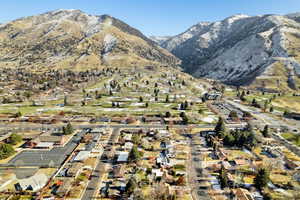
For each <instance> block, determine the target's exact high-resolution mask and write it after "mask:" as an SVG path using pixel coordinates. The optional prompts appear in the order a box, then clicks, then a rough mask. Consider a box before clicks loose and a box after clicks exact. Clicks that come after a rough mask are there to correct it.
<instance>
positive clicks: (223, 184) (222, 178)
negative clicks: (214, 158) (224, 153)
mask: <svg viewBox="0 0 300 200" xmlns="http://www.w3.org/2000/svg"><path fill="white" fill-rule="evenodd" d="M219 177H220V184H221V187H222V188H226V187H228V186H229V184H228V178H227V171H226V170H225V168H224V167H223V166H222V168H221V170H220V176H219Z"/></svg>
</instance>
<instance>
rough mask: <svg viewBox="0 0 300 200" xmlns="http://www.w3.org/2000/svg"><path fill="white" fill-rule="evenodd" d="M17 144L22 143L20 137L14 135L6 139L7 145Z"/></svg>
mask: <svg viewBox="0 0 300 200" xmlns="http://www.w3.org/2000/svg"><path fill="white" fill-rule="evenodd" d="M19 142H22V136H20V135H18V134H16V133H13V134H11V135H10V137H9V138H8V143H9V144H12V145H16V144H18V143H19Z"/></svg>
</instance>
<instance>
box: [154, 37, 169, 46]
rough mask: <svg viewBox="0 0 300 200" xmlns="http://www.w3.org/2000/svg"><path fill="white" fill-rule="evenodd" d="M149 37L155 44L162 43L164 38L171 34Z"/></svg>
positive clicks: (166, 38)
mask: <svg viewBox="0 0 300 200" xmlns="http://www.w3.org/2000/svg"><path fill="white" fill-rule="evenodd" d="M149 38H150V39H151V40H153V41H154V42H156V43H157V44H159V45H162V44H163V43H164V42H165V41H166V40H168V39H170V38H171V36H150V37H149Z"/></svg>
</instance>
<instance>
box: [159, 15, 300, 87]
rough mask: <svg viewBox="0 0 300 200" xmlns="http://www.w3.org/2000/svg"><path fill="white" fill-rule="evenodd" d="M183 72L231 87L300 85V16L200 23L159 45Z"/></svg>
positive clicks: (239, 18) (258, 17) (234, 19)
mask: <svg viewBox="0 0 300 200" xmlns="http://www.w3.org/2000/svg"><path fill="white" fill-rule="evenodd" d="M161 46H162V47H164V48H166V49H167V50H169V51H170V52H172V53H173V54H174V55H176V56H177V57H178V58H180V59H181V60H182V67H183V68H184V70H185V71H187V72H189V73H191V74H193V75H195V76H197V77H206V78H212V79H216V80H220V81H222V82H225V83H229V84H234V85H249V84H251V85H252V86H255V87H261V88H271V89H278V88H280V89H297V88H299V86H300V81H299V77H300V64H299V63H300V14H299V13H296V14H291V15H286V16H279V15H263V16H253V17H251V16H247V15H235V16H232V17H229V18H226V19H224V20H223V21H218V22H201V23H198V24H196V25H194V26H192V27H191V28H190V29H188V30H187V31H185V32H184V33H182V34H179V35H176V36H174V37H171V38H169V39H167V40H165V41H164V42H162V44H161Z"/></svg>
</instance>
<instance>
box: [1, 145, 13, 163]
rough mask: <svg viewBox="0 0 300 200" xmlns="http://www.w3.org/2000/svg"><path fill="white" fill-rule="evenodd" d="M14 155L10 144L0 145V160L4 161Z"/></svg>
mask: <svg viewBox="0 0 300 200" xmlns="http://www.w3.org/2000/svg"><path fill="white" fill-rule="evenodd" d="M14 153H15V150H14V148H13V146H12V145H10V144H0V160H2V159H6V158H8V157H9V156H12V155H13V154H14Z"/></svg>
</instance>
